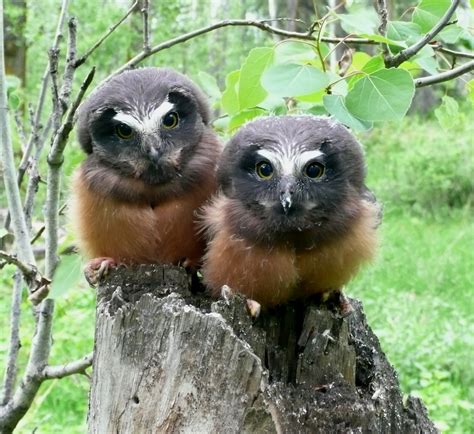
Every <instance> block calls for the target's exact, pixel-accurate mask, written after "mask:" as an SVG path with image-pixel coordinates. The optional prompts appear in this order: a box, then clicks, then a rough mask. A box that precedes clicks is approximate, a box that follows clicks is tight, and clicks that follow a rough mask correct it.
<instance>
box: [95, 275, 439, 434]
mask: <svg viewBox="0 0 474 434" xmlns="http://www.w3.org/2000/svg"><path fill="white" fill-rule="evenodd" d="M188 282H189V279H188V276H187V275H186V273H185V271H184V270H183V269H181V268H178V267H167V266H141V267H139V268H138V269H120V270H117V271H114V272H113V273H112V274H111V276H110V277H109V279H108V280H107V281H106V282H104V283H103V284H102V285H101V286H100V287H99V290H98V303H97V324H96V341H95V354H94V373H93V382H92V390H91V395H90V406H89V408H90V410H89V421H88V423H89V431H90V432H92V433H109V432H114V433H115V432H119V433H125V432H180V433H182V432H189V433H196V432H199V433H201V432H204V433H205V432H217V433H222V432H226V433H233V432H235V433H237V432H239V433H240V432H243V433H254V432H259V433H261V432H264V433H273V432H278V433H280V432H285V433H286V432H312V433H314V432H325V433H329V432H331V433H339V432H340V433H343V432H344V433H346V432H377V433H389V432H392V433H431V432H437V431H436V429H435V427H434V426H433V424H432V422H431V421H430V420H429V419H428V416H427V412H426V409H425V407H424V406H423V404H422V402H421V401H420V400H419V399H417V398H413V397H410V398H408V400H407V402H406V404H405V405H404V404H403V402H402V396H401V392H400V388H399V384H398V380H397V377H396V373H395V371H394V370H393V368H392V367H391V366H390V364H389V363H388V361H387V359H386V358H385V355H384V354H383V352H382V351H381V349H380V345H379V342H378V339H377V338H376V336H375V335H374V334H373V333H372V331H371V330H370V328H369V327H368V325H367V324H366V320H365V316H364V314H363V312H362V307H361V305H360V303H359V302H357V301H353V305H354V307H355V312H354V314H353V315H351V316H350V317H349V318H341V317H340V316H339V315H338V314H337V313H335V312H333V311H332V310H331V309H330V308H329V307H327V306H326V305H322V306H321V305H318V304H317V303H316V302H315V303H312V302H306V303H292V304H288V305H287V306H283V307H281V308H279V309H276V310H273V311H271V312H262V314H261V315H260V317H259V318H258V319H257V320H256V321H252V319H251V318H250V316H249V315H248V313H247V312H246V309H245V307H244V306H245V303H244V301H243V299H242V298H241V297H240V296H236V297H232V298H231V300H229V301H228V302H226V301H224V300H219V301H213V300H211V299H209V298H208V297H205V296H204V295H201V294H197V295H193V294H191V293H190V292H189V291H188Z"/></svg>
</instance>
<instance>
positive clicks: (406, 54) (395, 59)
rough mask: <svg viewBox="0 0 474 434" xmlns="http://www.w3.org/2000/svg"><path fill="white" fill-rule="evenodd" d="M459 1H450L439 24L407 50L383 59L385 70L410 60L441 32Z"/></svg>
mask: <svg viewBox="0 0 474 434" xmlns="http://www.w3.org/2000/svg"><path fill="white" fill-rule="evenodd" d="M460 1H461V0H452V3H451V6H450V7H449V8H448V10H447V11H446V13H445V14H444V15H443V16H442V18H441V19H440V20H439V22H438V23H437V24H436V25H435V26H434V27H433V28H432V29H431V30H430V31H429V32H428V33H427V34H426V35H425V36H423V38H421V39H420V40H419V41H418V42H416V43H415V44H413V45H411V46H410V47H408V48H405V49H403V50H402V51H400V52H399V53H398V54H396V55H395V56H386V57H385V66H386V67H387V68H390V67H397V66H399V65H401V64H402V63H403V62H405V60H408V59H410V58H411V57H413V56H414V55H415V54H416V53H418V52H419V51H420V50H421V49H422V48H423V47H424V46H426V45H427V44H428V43H429V42H430V41H431V40H432V39H433V38H434V37H435V36H436V35H437V34H438V33H439V32H440V31H441V30H443V29H444V28H445V27H446V25H447V24H448V22H449V20H450V19H451V17H452V16H453V14H454V12H455V11H456V8H457V7H458V5H459V3H460Z"/></svg>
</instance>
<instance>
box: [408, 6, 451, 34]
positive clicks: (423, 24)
mask: <svg viewBox="0 0 474 434" xmlns="http://www.w3.org/2000/svg"><path fill="white" fill-rule="evenodd" d="M450 5H451V0H421V2H420V3H419V4H418V6H417V7H416V8H415V10H414V11H413V15H412V18H411V20H412V22H414V23H415V24H418V25H419V26H420V29H421V32H422V33H426V32H429V31H430V30H431V29H432V28H433V27H434V26H435V25H436V24H437V23H438V22H439V20H440V18H441V17H442V16H443V15H444V14H445V13H446V11H447V10H448V8H449V6H450Z"/></svg>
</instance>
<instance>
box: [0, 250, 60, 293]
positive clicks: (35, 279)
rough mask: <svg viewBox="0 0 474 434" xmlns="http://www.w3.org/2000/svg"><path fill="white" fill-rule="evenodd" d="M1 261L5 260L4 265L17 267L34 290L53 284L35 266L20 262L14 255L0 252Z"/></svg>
mask: <svg viewBox="0 0 474 434" xmlns="http://www.w3.org/2000/svg"><path fill="white" fill-rule="evenodd" d="M0 259H3V261H4V264H12V265H15V266H16V267H17V268H18V269H19V270H20V271H21V272H22V274H23V276H24V277H25V280H26V282H27V283H28V284H29V285H30V286H31V287H33V288H36V289H41V288H42V287H44V286H47V285H49V284H50V283H51V280H49V279H47V278H46V277H44V276H43V275H42V274H41V273H40V272H39V271H38V269H37V268H36V265H34V264H27V263H25V262H23V261H22V260H20V259H19V258H18V257H17V256H16V255H12V254H10V253H7V252H5V251H3V250H0Z"/></svg>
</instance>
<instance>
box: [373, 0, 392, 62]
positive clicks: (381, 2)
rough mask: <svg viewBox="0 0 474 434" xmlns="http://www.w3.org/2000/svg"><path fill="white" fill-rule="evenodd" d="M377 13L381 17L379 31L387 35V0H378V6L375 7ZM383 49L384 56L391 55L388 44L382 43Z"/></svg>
mask: <svg viewBox="0 0 474 434" xmlns="http://www.w3.org/2000/svg"><path fill="white" fill-rule="evenodd" d="M375 9H376V10H377V13H378V15H379V17H380V25H379V28H378V31H379V33H380V35H382V36H384V37H385V36H386V35H387V24H388V9H387V0H377V7H376V8H375ZM382 50H383V54H384V57H388V56H390V51H389V49H388V46H387V44H385V43H383V44H382Z"/></svg>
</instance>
